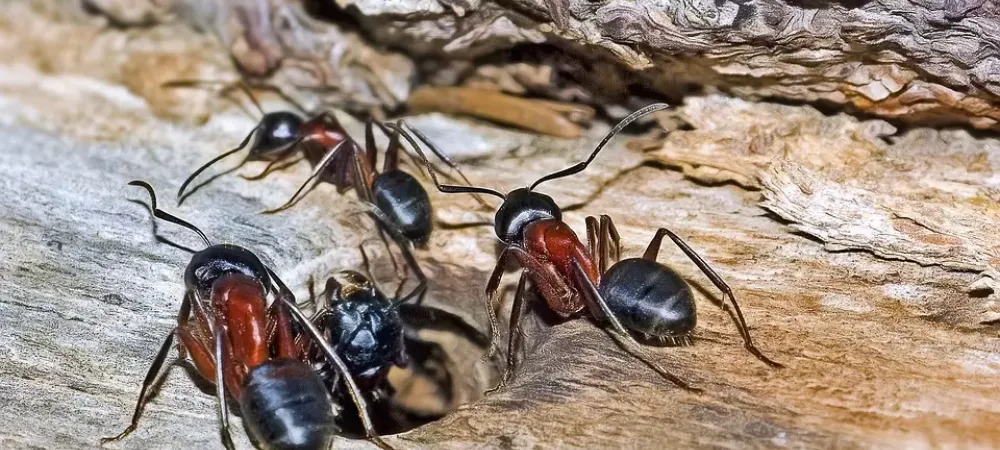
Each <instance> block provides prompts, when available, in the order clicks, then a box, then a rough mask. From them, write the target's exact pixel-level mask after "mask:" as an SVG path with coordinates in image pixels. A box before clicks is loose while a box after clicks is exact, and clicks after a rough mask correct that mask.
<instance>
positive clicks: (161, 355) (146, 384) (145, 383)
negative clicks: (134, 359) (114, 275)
mask: <svg viewBox="0 0 1000 450" xmlns="http://www.w3.org/2000/svg"><path fill="white" fill-rule="evenodd" d="M176 333H177V329H176V328H175V329H173V330H170V334H168V335H167V338H166V339H164V340H163V344H162V345H160V351H158V352H157V353H156V358H154V359H153V364H151V365H150V366H149V370H147V371H146V378H144V379H143V380H142V388H140V389H139V400H138V401H136V403H135V411H133V412H132V422H131V423H130V424H129V426H128V427H127V428H125V430H124V431H122V432H121V433H118V435H117V436H111V437H105V438H101V443H102V444H103V443H107V442H112V441H117V440H120V439H122V438H124V437H125V436H128V435H129V434H130V433H132V432H133V431H135V429H136V427H137V426H139V417H141V416H142V410H143V407H144V406H146V401H147V399H146V393H147V392H148V391H149V388H150V386H152V385H153V382H154V381H156V378H157V376H158V375H159V373H160V369H161V368H162V367H163V362H164V361H166V359H167V353H170V347H171V346H172V345H173V343H174V334H176Z"/></svg>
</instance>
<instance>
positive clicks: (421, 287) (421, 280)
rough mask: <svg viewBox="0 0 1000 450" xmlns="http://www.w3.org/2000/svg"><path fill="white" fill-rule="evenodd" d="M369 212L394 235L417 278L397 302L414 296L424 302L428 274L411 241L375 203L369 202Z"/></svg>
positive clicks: (405, 259)
mask: <svg viewBox="0 0 1000 450" xmlns="http://www.w3.org/2000/svg"><path fill="white" fill-rule="evenodd" d="M368 214H369V215H371V216H372V218H373V219H375V222H376V224H378V225H379V227H380V228H381V229H384V230H385V231H386V232H388V233H389V236H391V237H392V240H393V241H394V242H395V243H396V246H397V247H399V252H400V253H402V255H403V261H405V262H406V265H407V266H409V268H410V270H411V271H413V275H414V276H415V277H416V278H417V281H418V283H417V286H416V287H415V288H413V290H412V291H410V293H409V294H406V295H405V296H403V297H400V298H399V299H398V300H397V301H396V302H397V303H400V302H406V301H409V300H410V299H412V298H416V304H418V305H419V304H420V303H423V301H424V295H425V294H427V276H426V275H424V271H423V269H421V268H420V264H419V263H417V259H416V258H415V257H414V256H413V252H411V251H410V247H409V244H410V241H408V240H407V239H406V237H404V236H403V233H402V232H401V231H399V229H397V228H396V226H395V225H393V223H392V220H391V219H389V218H388V217H387V216H386V215H385V213H383V212H382V211H381V210H379V209H378V208H377V207H375V205H373V204H369V208H368Z"/></svg>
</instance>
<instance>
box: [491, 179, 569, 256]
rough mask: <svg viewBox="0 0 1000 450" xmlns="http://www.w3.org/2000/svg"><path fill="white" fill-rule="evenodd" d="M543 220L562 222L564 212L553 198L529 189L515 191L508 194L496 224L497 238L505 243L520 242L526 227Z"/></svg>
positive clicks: (496, 218) (495, 221) (501, 206)
mask: <svg viewBox="0 0 1000 450" xmlns="http://www.w3.org/2000/svg"><path fill="white" fill-rule="evenodd" d="M542 219H556V220H562V210H560V209H559V205H556V202H555V201H554V200H552V197H549V196H548V195H545V194H543V193H541V192H535V191H531V190H528V188H520V189H514V190H513V191H510V192H509V193H508V194H507V197H506V198H505V199H504V201H503V204H502V205H500V209H498V210H497V214H496V217H495V218H494V223H495V225H494V226H495V227H496V233H497V236H498V237H499V238H500V239H501V240H503V241H504V242H505V243H508V244H510V243H513V242H519V241H520V240H521V235H522V234H523V233H524V227H526V226H528V224H529V223H531V222H534V221H536V220H542Z"/></svg>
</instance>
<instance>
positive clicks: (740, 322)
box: [642, 228, 783, 367]
mask: <svg viewBox="0 0 1000 450" xmlns="http://www.w3.org/2000/svg"><path fill="white" fill-rule="evenodd" d="M663 235H667V236H668V237H670V240H672V241H674V244H677V247H679V248H680V249H681V251H683V252H684V254H685V255H687V257H688V258H689V259H690V260H691V261H692V262H694V264H695V265H696V266H698V268H699V269H701V271H702V273H704V274H705V276H707V277H708V279H709V280H711V281H712V284H714V285H715V287H717V288H719V290H721V291H722V295H723V297H726V298H728V299H729V302H730V303H731V304H732V305H733V310H734V311H735V313H736V318H735V320H734V323H735V324H736V328H737V329H738V330H739V332H740V335H742V336H743V346H744V347H745V348H746V349H747V351H749V352H750V353H751V354H752V355H754V356H756V357H757V359H759V360H761V361H763V362H764V363H765V364H767V365H769V366H772V367H783V366H782V365H781V364H780V363H778V362H775V361H773V360H771V359H770V358H768V357H767V356H764V354H763V353H761V352H760V350H758V349H757V347H756V346H755V345H754V344H753V340H752V339H751V338H750V329H749V328H748V327H747V322H746V319H744V318H743V311H741V310H740V304H739V303H737V302H736V296H735V295H733V290H732V289H731V288H730V287H729V285H728V284H726V282H725V281H724V280H723V279H722V277H720V276H719V274H717V273H716V272H715V270H713V269H712V267H711V266H709V265H708V263H707V262H705V260H704V259H702V258H701V256H699V255H698V254H697V253H695V251H694V249H692V248H691V247H690V246H688V245H687V243H686V242H684V241H683V240H681V238H680V237H678V236H677V235H676V234H674V232H673V231H670V230H668V229H666V228H660V229H659V230H657V231H656V235H655V236H653V239H652V240H651V241H649V247H647V248H646V253H645V254H643V256H642V257H643V259H646V260H649V261H656V257H657V255H658V254H659V250H660V243H661V242H662V241H663Z"/></svg>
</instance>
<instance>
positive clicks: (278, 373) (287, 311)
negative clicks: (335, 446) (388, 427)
mask: <svg viewBox="0 0 1000 450" xmlns="http://www.w3.org/2000/svg"><path fill="white" fill-rule="evenodd" d="M129 185H132V186H139V187H142V188H143V189H145V190H146V191H147V192H148V193H149V196H150V209H151V210H152V212H153V216H154V217H156V218H158V219H161V220H165V221H168V222H171V223H174V224H177V225H180V226H183V227H185V228H187V229H189V230H192V231H194V232H195V233H197V234H198V236H199V237H201V239H202V240H203V241H204V242H205V245H206V248H205V249H204V250H201V251H199V252H197V253H195V254H194V256H193V257H192V258H191V262H190V263H188V266H187V268H186V269H185V271H184V283H185V286H186V293H185V295H184V299H183V301H182V302H181V307H180V311H179V312H178V315H177V326H176V327H175V328H174V329H173V330H172V331H171V332H170V333H169V334H168V335H167V337H166V339H165V340H164V341H163V345H162V346H161V347H160V350H159V352H158V353H157V354H156V358H155V359H154V360H153V363H152V364H151V365H150V367H149V370H148V371H147V373H146V377H145V379H144V380H143V383H142V388H141V389H140V391H139V399H138V401H137V402H136V406H135V410H134V412H133V414H132V421H131V423H130V424H129V426H128V427H127V428H125V430H124V431H122V432H121V433H119V434H118V435H116V436H113V437H107V438H104V439H102V440H101V441H102V442H110V441H117V440H120V439H122V438H124V437H125V436H128V435H129V434H130V433H131V432H132V431H134V430H135V429H136V427H137V426H138V423H139V418H140V416H141V415H142V410H143V407H144V406H145V404H146V402H147V401H148V398H147V396H146V395H147V391H148V390H149V387H150V386H151V385H152V384H153V382H154V381H155V380H156V378H157V375H158V374H159V372H160V369H161V368H162V367H163V363H164V361H165V360H166V358H167V354H168V353H169V351H170V348H171V346H172V345H173V341H174V337H175V336H176V337H177V338H178V339H180V346H179V347H178V352H179V358H184V357H185V356H186V355H190V357H191V361H192V362H193V363H194V368H195V370H196V371H197V372H198V374H199V375H201V376H202V377H203V378H205V379H206V380H208V381H210V382H214V384H215V390H216V399H217V401H218V408H219V423H220V430H221V433H222V439H223V445H225V447H226V448H227V449H232V448H233V443H232V438H231V436H230V434H229V410H228V408H227V406H226V405H227V397H226V394H227V393H228V394H229V396H231V397H232V398H233V399H235V400H236V401H237V403H238V404H239V407H240V411H241V414H242V417H243V420H244V423H245V425H246V428H247V430H248V432H249V435H250V437H251V440H253V441H254V442H255V443H257V444H259V445H262V446H264V447H265V448H275V449H285V448H289V449H290V448H315V449H325V448H328V447H329V446H330V443H331V442H332V439H333V436H334V435H335V434H336V433H337V432H338V431H339V430H338V429H337V427H336V424H335V417H334V406H333V401H332V399H331V397H330V394H329V392H328V391H327V387H326V386H325V385H324V382H323V380H322V378H321V377H320V376H319V375H318V374H317V373H316V372H315V371H314V370H313V369H312V367H311V366H310V365H309V364H308V362H309V361H310V360H309V358H308V355H307V354H305V352H304V351H303V349H302V347H301V346H300V345H299V344H298V343H297V342H296V336H295V334H294V332H293V329H292V322H291V320H290V318H292V317H293V318H294V319H295V321H296V323H297V324H298V325H300V326H301V327H303V328H305V330H306V335H307V336H309V337H310V338H311V340H312V341H313V342H314V343H316V344H317V345H318V346H319V347H320V349H322V352H323V355H324V356H325V357H326V360H327V361H328V362H329V363H331V364H332V366H333V368H334V369H335V370H336V372H337V373H338V374H339V375H340V376H341V377H342V379H343V380H344V381H345V384H346V386H347V389H348V393H349V394H350V396H351V399H352V400H353V401H354V403H355V405H356V407H357V409H358V411H359V415H360V417H361V421H362V423H363V425H364V428H365V431H366V436H367V437H368V438H369V439H370V440H371V441H372V442H374V443H375V444H377V445H379V446H380V447H382V448H389V446H388V445H387V444H386V443H384V442H383V441H382V440H381V439H380V438H379V437H378V434H377V433H376V432H375V429H374V427H373V426H372V422H371V419H370V418H369V417H368V409H367V404H366V403H365V400H364V397H363V395H362V391H361V390H360V389H359V388H358V386H357V383H356V382H355V381H354V379H353V377H352V376H351V375H350V372H349V370H348V368H347V364H346V363H345V362H344V360H343V359H342V358H341V357H340V356H339V355H337V353H336V351H335V350H334V349H333V348H332V347H331V346H330V345H329V344H328V343H327V342H326V340H324V339H323V337H322V335H321V334H320V332H319V330H318V329H317V328H316V326H315V325H313V323H312V322H311V321H310V320H309V318H308V317H306V316H305V314H303V313H302V311H300V310H299V308H298V306H296V304H295V297H294V296H293V295H292V293H291V291H290V290H289V289H288V287H287V286H285V284H284V283H283V282H282V281H281V279H280V278H278V276H277V274H275V273H274V271H273V270H271V269H270V268H268V267H266V266H265V265H264V264H263V263H262V262H261V260H260V259H259V258H258V257H257V256H256V255H255V254H253V253H252V252H250V251H249V250H246V249H244V248H242V247H238V246H235V245H228V244H219V245H213V244H212V243H211V241H209V239H208V237H207V236H205V234H204V233H203V232H202V231H201V230H199V229H198V228H197V227H195V226H194V225H192V224H191V223H189V222H187V221H185V220H183V219H181V218H179V217H177V216H174V215H172V214H170V213H167V212H165V211H163V210H161V209H159V208H158V207H157V206H156V193H155V192H154V190H153V187H152V186H150V185H149V184H148V183H146V182H143V181H132V182H130V183H129ZM269 294H274V297H275V300H274V301H273V302H271V305H270V306H267V297H268V295H269ZM192 319H193V321H192Z"/></svg>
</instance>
